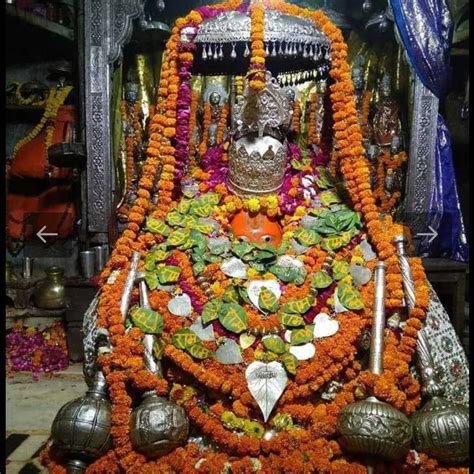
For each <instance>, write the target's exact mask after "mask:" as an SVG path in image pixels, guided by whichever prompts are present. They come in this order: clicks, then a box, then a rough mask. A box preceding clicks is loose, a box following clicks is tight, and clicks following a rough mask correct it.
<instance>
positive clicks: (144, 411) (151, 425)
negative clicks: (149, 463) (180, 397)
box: [130, 392, 189, 459]
mask: <svg viewBox="0 0 474 474" xmlns="http://www.w3.org/2000/svg"><path fill="white" fill-rule="evenodd" d="M188 432H189V421H188V417H187V415H186V412H185V411H184V409H183V408H181V407H180V406H178V405H176V404H175V403H173V402H170V401H169V400H167V399H166V398H163V397H158V396H157V395H156V394H155V393H154V392H146V393H145V395H144V399H143V401H142V403H141V404H140V405H139V406H138V407H137V408H135V410H133V412H132V414H131V416H130V439H131V441H132V444H133V447H134V448H135V449H136V450H137V451H139V452H140V453H142V454H144V455H145V456H146V457H147V458H150V459H152V458H156V457H158V456H162V455H164V454H167V453H169V452H170V451H172V450H173V449H175V448H177V447H178V446H181V445H182V444H184V443H185V442H186V440H187V438H188Z"/></svg>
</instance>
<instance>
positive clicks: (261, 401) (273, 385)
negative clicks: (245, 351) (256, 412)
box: [245, 361, 288, 422]
mask: <svg viewBox="0 0 474 474" xmlns="http://www.w3.org/2000/svg"><path fill="white" fill-rule="evenodd" d="M245 378H246V379H247V386H248V388H249V391H250V393H251V394H252V397H253V398H254V399H255V401H256V402H257V404H258V406H259V407H260V410H261V411H262V415H263V420H264V421H265V422H266V421H267V420H268V417H269V416H270V413H271V412H272V410H273V407H274V406H275V404H276V402H277V401H278V400H279V398H280V397H281V395H282V394H283V392H284V390H285V387H286V384H287V382H288V377H287V375H286V371H285V369H284V368H283V366H282V365H281V364H280V363H279V362H276V361H273V362H270V363H269V364H266V363H264V362H260V361H255V362H252V363H251V364H250V365H249V366H248V367H247V370H246V371H245Z"/></svg>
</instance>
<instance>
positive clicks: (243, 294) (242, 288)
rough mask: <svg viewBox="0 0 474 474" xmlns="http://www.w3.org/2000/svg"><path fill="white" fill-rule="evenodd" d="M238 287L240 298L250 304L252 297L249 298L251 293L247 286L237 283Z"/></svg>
mask: <svg viewBox="0 0 474 474" xmlns="http://www.w3.org/2000/svg"><path fill="white" fill-rule="evenodd" d="M236 289H237V293H238V294H239V297H240V299H241V300H242V301H243V302H244V303H247V304H250V298H249V295H248V293H247V288H246V287H245V286H242V285H237V286H236Z"/></svg>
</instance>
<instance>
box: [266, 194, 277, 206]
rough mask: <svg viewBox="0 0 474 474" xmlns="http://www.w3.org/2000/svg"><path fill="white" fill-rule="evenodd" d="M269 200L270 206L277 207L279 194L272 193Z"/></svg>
mask: <svg viewBox="0 0 474 474" xmlns="http://www.w3.org/2000/svg"><path fill="white" fill-rule="evenodd" d="M267 201H268V207H269V208H270V209H275V208H276V207H278V197H277V196H275V195H273V194H272V195H271V196H268V198H267Z"/></svg>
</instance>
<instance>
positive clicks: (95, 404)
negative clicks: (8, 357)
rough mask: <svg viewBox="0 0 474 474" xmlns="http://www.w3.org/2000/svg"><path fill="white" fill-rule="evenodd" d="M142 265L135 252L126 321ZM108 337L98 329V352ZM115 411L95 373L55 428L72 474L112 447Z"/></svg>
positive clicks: (123, 299)
mask: <svg viewBox="0 0 474 474" xmlns="http://www.w3.org/2000/svg"><path fill="white" fill-rule="evenodd" d="M139 262H140V254H139V253H138V252H134V253H133V256H132V263H131V266H130V270H129V272H128V275H127V279H126V281H125V285H124V289H123V292H122V296H121V300H120V310H121V313H122V316H123V318H124V319H125V317H126V315H127V312H128V307H129V306H130V299H131V296H132V290H133V283H134V281H135V276H136V273H137V268H138V263H139ZM96 302H98V298H97V299H96ZM91 306H92V308H91V311H94V310H95V307H96V305H91ZM107 335H108V333H107V331H105V330H103V329H102V328H101V329H98V330H97V335H96V337H95V338H94V344H95V351H96V353H97V349H98V346H99V343H100V340H101V339H102V337H103V336H105V337H106V339H107ZM107 343H108V341H107ZM99 350H100V349H99ZM111 412H112V407H111V404H110V401H109V398H108V394H107V383H106V381H105V377H104V374H103V373H102V372H101V371H100V370H99V371H97V372H96V373H95V377H94V380H93V382H92V384H91V387H90V389H89V390H88V391H87V393H86V394H85V395H84V396H82V397H80V398H77V399H76V400H72V401H70V402H68V403H66V404H65V405H64V406H63V407H62V408H61V409H60V410H59V411H58V413H57V415H56V417H55V419H54V421H53V425H52V427H51V437H52V439H53V444H54V445H55V446H56V447H57V448H58V449H60V450H61V451H63V452H65V453H68V454H69V455H70V456H71V459H70V460H69V461H68V464H67V472H68V474H80V473H83V472H84V471H85V469H86V467H87V463H88V461H89V460H91V459H93V458H96V457H98V456H101V455H102V454H103V453H105V452H106V451H107V450H108V449H109V448H110V447H111V446H112V438H111V437H110V428H111Z"/></svg>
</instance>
